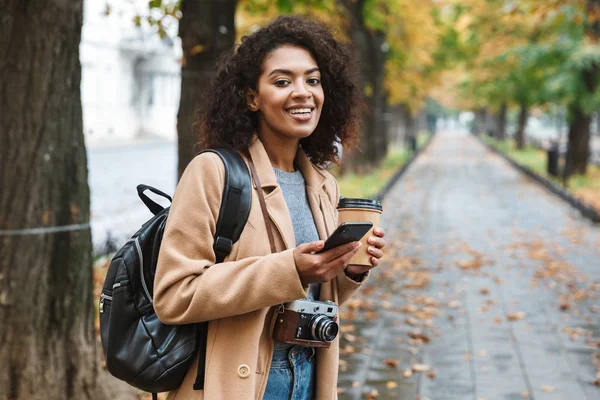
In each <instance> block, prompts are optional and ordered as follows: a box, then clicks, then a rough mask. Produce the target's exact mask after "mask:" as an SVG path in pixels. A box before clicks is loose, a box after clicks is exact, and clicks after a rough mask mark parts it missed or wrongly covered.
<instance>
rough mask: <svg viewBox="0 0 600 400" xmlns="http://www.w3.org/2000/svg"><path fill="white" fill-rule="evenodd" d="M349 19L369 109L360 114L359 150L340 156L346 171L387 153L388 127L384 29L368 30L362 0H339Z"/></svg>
mask: <svg viewBox="0 0 600 400" xmlns="http://www.w3.org/2000/svg"><path fill="white" fill-rule="evenodd" d="M340 2H341V4H342V5H343V6H344V8H345V9H346V12H347V14H348V19H349V21H350V37H351V40H352V44H353V47H354V48H355V49H356V51H357V52H358V55H359V59H360V62H361V71H360V72H361V77H362V80H363V84H364V90H365V94H366V100H367V106H368V108H369V111H368V112H367V113H366V115H364V117H363V130H362V132H361V135H360V149H359V150H356V151H354V152H353V153H352V154H348V153H346V154H345V155H344V160H343V165H344V168H345V169H347V170H353V171H357V172H362V171H367V170H369V169H372V168H374V167H376V166H377V165H378V164H379V162H380V161H382V160H383V159H384V158H385V156H386V155H387V151H388V144H389V139H388V132H387V130H388V127H387V121H386V118H385V115H386V111H387V97H386V95H385V88H384V85H383V84H384V78H385V52H384V51H382V46H383V45H384V43H385V39H386V36H385V32H381V31H375V30H372V29H369V28H368V27H367V26H366V25H365V21H364V18H363V6H364V3H365V0H356V1H355V0H340Z"/></svg>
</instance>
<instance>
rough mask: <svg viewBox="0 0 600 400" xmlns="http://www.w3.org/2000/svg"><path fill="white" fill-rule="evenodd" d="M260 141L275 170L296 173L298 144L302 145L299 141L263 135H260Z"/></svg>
mask: <svg viewBox="0 0 600 400" xmlns="http://www.w3.org/2000/svg"><path fill="white" fill-rule="evenodd" d="M258 137H259V138H260V141H261V142H262V144H263V146H264V148H265V150H266V151H267V155H268V156H269V160H270V161H271V165H272V166H273V168H277V169H280V170H282V171H286V172H294V171H295V168H294V159H295V158H296V153H297V152H298V144H299V143H300V141H299V140H297V139H287V138H286V139H282V138H281V137H278V136H275V135H261V134H260V133H259V134H258Z"/></svg>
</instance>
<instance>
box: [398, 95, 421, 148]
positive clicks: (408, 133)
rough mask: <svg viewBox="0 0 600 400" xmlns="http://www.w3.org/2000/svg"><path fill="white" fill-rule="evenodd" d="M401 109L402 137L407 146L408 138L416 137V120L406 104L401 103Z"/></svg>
mask: <svg viewBox="0 0 600 400" xmlns="http://www.w3.org/2000/svg"><path fill="white" fill-rule="evenodd" d="M402 110H403V111H404V132H405V136H404V139H405V142H406V145H407V146H408V144H409V142H410V140H412V138H416V137H417V121H416V119H415V117H414V115H412V112H411V111H410V108H408V106H407V105H406V104H404V105H403V107H402Z"/></svg>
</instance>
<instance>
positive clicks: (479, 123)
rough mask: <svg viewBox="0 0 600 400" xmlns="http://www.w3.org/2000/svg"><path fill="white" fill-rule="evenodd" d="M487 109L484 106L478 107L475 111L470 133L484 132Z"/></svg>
mask: <svg viewBox="0 0 600 400" xmlns="http://www.w3.org/2000/svg"><path fill="white" fill-rule="evenodd" d="M486 115H487V110H486V109H485V108H479V109H477V111H475V119H474V120H473V129H472V133H473V134H475V135H479V134H481V133H485V132H484V131H485V126H486V125H485V120H486Z"/></svg>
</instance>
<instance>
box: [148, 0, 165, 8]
mask: <svg viewBox="0 0 600 400" xmlns="http://www.w3.org/2000/svg"><path fill="white" fill-rule="evenodd" d="M161 6H162V0H150V1H149V2H148V8H160V7H161Z"/></svg>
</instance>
